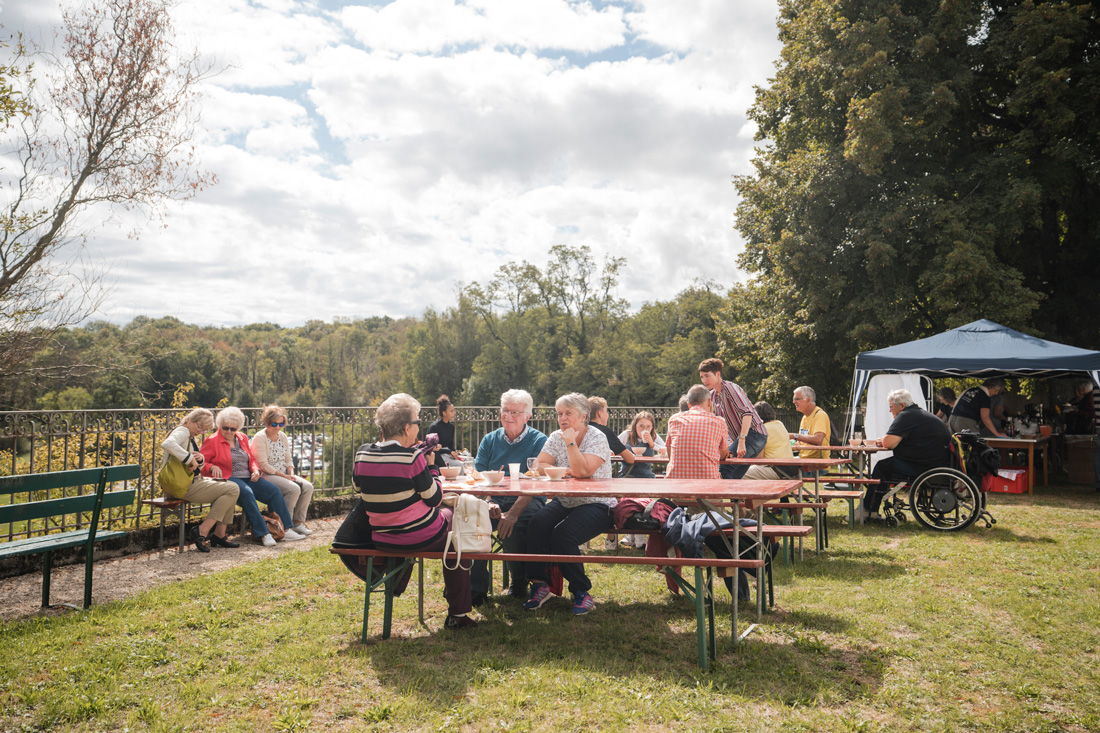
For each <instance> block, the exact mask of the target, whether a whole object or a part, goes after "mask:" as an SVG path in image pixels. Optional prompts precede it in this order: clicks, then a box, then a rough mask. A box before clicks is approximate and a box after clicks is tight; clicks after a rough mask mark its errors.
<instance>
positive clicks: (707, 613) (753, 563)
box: [330, 530, 767, 670]
mask: <svg viewBox="0 0 1100 733" xmlns="http://www.w3.org/2000/svg"><path fill="white" fill-rule="evenodd" d="M624 531H625V530H624ZM330 552H332V553H333V554H336V555H350V556H355V557H364V558H367V573H366V576H367V577H368V578H371V579H372V580H373V581H374V582H373V583H366V591H365V593H364V600H363V630H362V636H361V639H362V641H363V643H366V641H367V635H368V621H369V617H370V596H371V593H372V592H375V591H376V589H378V588H379V587H381V592H382V593H383V594H384V615H383V621H382V638H383V639H387V638H389V636H390V629H391V623H392V613H393V598H394V595H393V593H394V588H395V586H396V582H397V579H398V578H399V577H400V575H401V574H402V573H403V572H404V571H405V570H406V569H407V568H408V567H410V564H411V563H413V562H414V561H418V560H420V561H422V560H442V559H443V557H444V554H443V553H442V552H423V551H404V552H401V553H393V552H383V551H381V550H360V549H348V548H339V547H334V548H332V549H331V550H330ZM455 557H456V556H455V555H454V554H453V553H448V554H447V560H448V561H453V560H454V559H455ZM375 560H379V561H381V562H383V563H385V569H384V571H383V572H382V575H381V576H380V577H379V578H377V579H375V576H374V572H373V569H374V561H375ZM462 560H463V562H466V561H467V560H470V561H472V560H486V561H505V562H509V561H510V562H544V563H591V564H602V565H650V566H653V567H656V568H658V569H666V571H667V572H670V576H671V577H672V579H673V580H674V581H675V582H676V584H677V585H678V586H679V587H680V589H681V590H682V591H683V592H684V595H685V596H686V597H687V598H688V599H689V600H690V601H692V603H693V604H694V606H695V614H696V617H695V621H696V627H695V631H696V640H697V642H698V650H699V666H700V667H702V668H703V669H704V670H705V669H707V666H708V662H709V660H713V659H714V649H715V630H714V628H715V624H714V585H713V570H714V569H715V568H741V569H745V570H756V571H757V573H758V574H757V589H756V592H757V604H758V608H759V607H760V605H761V604H760V593H761V590H762V589H761V587H760V584H761V580H762V578H761V575H760V573H762V572H763V570H764V568H765V566H766V565H767V561H766V560H759V559H756V558H752V559H741V558H716V557H704V558H694V557H645V556H640V555H584V554H581V555H529V554H522V553H508V552H494V553H488V552H481V553H463V554H462ZM685 567H690V568H694V570H695V578H694V581H695V582H694V583H689V582H688V581H687V580H686V579H685V578H684V577H683V576H682V574H681V573H680V572H679V571H680V570H681V569H682V568H685ZM704 570H706V571H707V572H706V573H705V574H704V572H703V571H704ZM704 575H705V577H704ZM419 593H420V598H421V599H423V595H424V589H423V587H420V588H419ZM730 605H731V607H732V611H731V617H732V620H731V624H732V626H731V635H732V638H733V641H734V643H735V644H737V643H739V642H740V640H741V639H743V638H744V636H745V635H747V634H748V633H749V632H750V631H752V628H753V627H752V626H750V627H749V629H747V630H746V631H745V632H744V634H742V635H740V636H738V634H737V606H738V604H737V601H736V599H734V600H733V602H731V604H730ZM421 621H423V619H421ZM753 626H755V624H753Z"/></svg>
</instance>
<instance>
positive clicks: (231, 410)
mask: <svg viewBox="0 0 1100 733" xmlns="http://www.w3.org/2000/svg"><path fill="white" fill-rule="evenodd" d="M214 422H215V423H217V425H218V427H219V428H224V427H234V426H236V427H238V428H243V427H244V422H245V420H244V413H243V412H241V409H240V408H239V407H227V408H225V409H224V410H221V411H220V412H218V416H217V417H216V418H215V419H214Z"/></svg>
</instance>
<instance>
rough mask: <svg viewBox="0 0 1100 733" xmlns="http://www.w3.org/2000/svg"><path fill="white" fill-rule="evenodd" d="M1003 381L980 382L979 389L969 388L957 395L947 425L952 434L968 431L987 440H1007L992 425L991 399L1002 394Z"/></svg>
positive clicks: (995, 379)
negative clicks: (979, 434) (978, 434)
mask: <svg viewBox="0 0 1100 733" xmlns="http://www.w3.org/2000/svg"><path fill="white" fill-rule="evenodd" d="M1004 389H1005V380H1003V379H999V378H994V379H987V380H985V381H984V382H982V384H981V386H980V387H971V388H970V389H968V390H966V391H965V392H963V393H962V394H961V395H959V399H958V401H956V402H955V407H954V408H953V409H952V410H951V417H949V418H948V419H947V425H948V427H950V428H951V432H953V433H961V432H962V431H963V430H970V431H972V432H975V433H981V434H982V435H983V436H985V437H987V438H1007V437H1008V436H1007V435H1005V434H1004V433H1002V432H1001V431H999V430H997V428H996V427H995V426H994V425H993V400H992V398H993V397H995V396H997V395H999V394H1000V393H1001V392H1004Z"/></svg>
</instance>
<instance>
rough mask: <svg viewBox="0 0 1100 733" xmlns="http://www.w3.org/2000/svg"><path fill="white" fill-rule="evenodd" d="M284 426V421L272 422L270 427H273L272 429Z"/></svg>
mask: <svg viewBox="0 0 1100 733" xmlns="http://www.w3.org/2000/svg"><path fill="white" fill-rule="evenodd" d="M284 425H286V420H284V421H283V422H273V423H271V427H273V428H281V427H283V426H284Z"/></svg>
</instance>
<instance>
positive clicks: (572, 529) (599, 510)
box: [527, 499, 615, 595]
mask: <svg viewBox="0 0 1100 733" xmlns="http://www.w3.org/2000/svg"><path fill="white" fill-rule="evenodd" d="M614 526H615V524H614V521H613V520H612V516H611V507H609V506H608V505H607V504H581V505H580V506H579V507H575V508H572V509H568V508H566V507H564V506H562V504H561V501H559V500H558V499H553V500H552V501H551V502H550V503H549V504H547V505H546V506H544V507H543V508H542V511H540V512H539V513H538V514H536V515H535V518H534V519H532V520H531V524H530V526H528V528H527V552H529V553H531V554H532V555H579V554H581V547H580V546H581V545H583V544H584V543H585V542H588V540H590V539H592V538H593V537H595V536H596V535H598V534H602V533H604V532H606V531H608V530H609V529H611V528H613V527H614ZM560 567H561V575H562V577H563V578H564V579H565V580H566V582H567V583H569V592H570V593H572V594H573V595H577V594H578V593H587V592H588V591H589V590H591V589H592V581H591V580H589V579H588V576H587V575H585V572H584V565H582V564H581V563H576V562H567V563H562V564H561V566H560ZM527 577H528V578H529V579H530V580H540V581H542V582H544V583H545V582H546V563H541V562H532V563H527Z"/></svg>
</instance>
